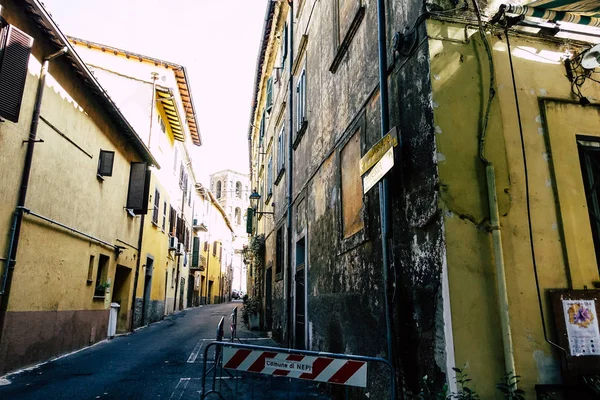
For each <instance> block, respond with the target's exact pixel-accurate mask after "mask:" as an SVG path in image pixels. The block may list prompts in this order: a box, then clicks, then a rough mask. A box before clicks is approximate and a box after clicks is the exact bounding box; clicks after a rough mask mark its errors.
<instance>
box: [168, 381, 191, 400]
mask: <svg viewBox="0 0 600 400" xmlns="http://www.w3.org/2000/svg"><path fill="white" fill-rule="evenodd" d="M188 383H190V378H181V379H179V382H177V386H175V390H173V393H171V397H169V400H172V399H173V400H179V399H181V396H183V392H184V391H185V388H186V387H187V385H188Z"/></svg>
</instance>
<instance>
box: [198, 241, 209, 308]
mask: <svg viewBox="0 0 600 400" xmlns="http://www.w3.org/2000/svg"><path fill="white" fill-rule="evenodd" d="M207 243H208V246H206V250H207V251H206V274H205V275H206V285H205V286H206V300H205V301H204V304H205V305H208V300H210V299H209V298H208V266H209V265H210V232H209V233H208V242H207ZM201 292H202V291H201ZM200 297H202V293H200Z"/></svg>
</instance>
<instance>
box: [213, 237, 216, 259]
mask: <svg viewBox="0 0 600 400" xmlns="http://www.w3.org/2000/svg"><path fill="white" fill-rule="evenodd" d="M216 255H217V241H216V240H215V241H214V242H213V256H216Z"/></svg>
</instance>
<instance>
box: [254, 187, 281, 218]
mask: <svg viewBox="0 0 600 400" xmlns="http://www.w3.org/2000/svg"><path fill="white" fill-rule="evenodd" d="M261 197H262V196H261V195H260V194H259V193H258V192H257V191H256V189H254V190H253V191H252V194H251V195H250V205H251V206H252V209H253V210H254V214H256V215H275V213H274V212H266V211H258V202H259V201H260V199H261Z"/></svg>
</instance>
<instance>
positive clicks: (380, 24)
mask: <svg viewBox="0 0 600 400" xmlns="http://www.w3.org/2000/svg"><path fill="white" fill-rule="evenodd" d="M377 36H378V48H379V101H380V107H381V137H383V136H385V134H386V133H387V132H388V131H389V130H390V121H389V108H388V86H387V48H386V25H385V0H378V1H377ZM389 203H390V202H389V191H388V178H387V177H384V178H383V179H382V180H381V182H379V220H380V224H381V257H382V261H383V262H382V267H383V296H384V303H383V304H384V306H385V330H386V338H387V353H388V354H387V356H388V360H389V361H390V365H391V366H392V372H393V377H394V379H396V371H395V358H394V346H393V343H392V319H391V315H390V304H389V295H388V286H389V277H388V273H389V260H390V259H389V247H388V241H389V239H390V215H389ZM392 388H393V391H394V392H395V390H396V385H395V384H394V385H393V386H392ZM392 398H393V399H395V398H396V394H395V393H392Z"/></svg>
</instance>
